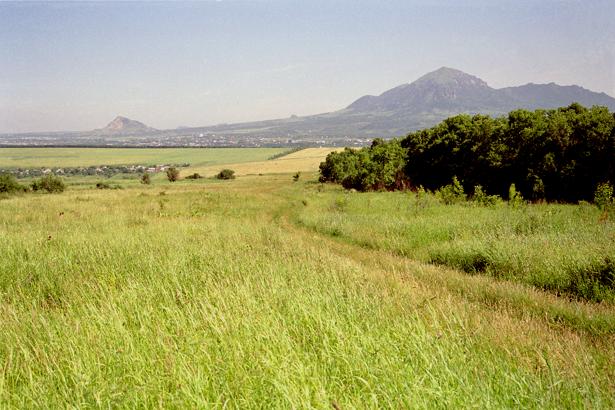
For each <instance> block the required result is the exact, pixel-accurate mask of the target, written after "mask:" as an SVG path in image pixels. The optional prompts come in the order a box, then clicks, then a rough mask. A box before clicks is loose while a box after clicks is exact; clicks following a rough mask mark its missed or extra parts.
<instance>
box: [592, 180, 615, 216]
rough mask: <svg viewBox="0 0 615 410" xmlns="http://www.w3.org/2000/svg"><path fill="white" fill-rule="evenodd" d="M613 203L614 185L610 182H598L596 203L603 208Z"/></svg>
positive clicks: (595, 196) (595, 194)
mask: <svg viewBox="0 0 615 410" xmlns="http://www.w3.org/2000/svg"><path fill="white" fill-rule="evenodd" d="M612 203H613V186H612V185H611V184H609V183H608V182H603V183H601V184H598V187H597V188H596V192H595V193H594V204H596V206H597V207H598V208H600V209H602V210H606V209H607V208H608V207H609V206H610V205H611V204H612Z"/></svg>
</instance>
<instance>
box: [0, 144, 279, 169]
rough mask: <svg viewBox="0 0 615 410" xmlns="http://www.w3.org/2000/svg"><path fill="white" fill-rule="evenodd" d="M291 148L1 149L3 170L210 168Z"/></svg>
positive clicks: (263, 156)
mask: <svg viewBox="0 0 615 410" xmlns="http://www.w3.org/2000/svg"><path fill="white" fill-rule="evenodd" d="M286 150H287V148H51V149H50V148H0V168H41V167H88V166H95V165H157V164H183V163H188V164H190V165H191V166H195V167H196V166H199V167H204V166H210V165H218V164H228V163H242V162H253V161H264V160H267V159H268V158H269V157H271V156H272V155H275V154H278V153H280V152H284V151H286Z"/></svg>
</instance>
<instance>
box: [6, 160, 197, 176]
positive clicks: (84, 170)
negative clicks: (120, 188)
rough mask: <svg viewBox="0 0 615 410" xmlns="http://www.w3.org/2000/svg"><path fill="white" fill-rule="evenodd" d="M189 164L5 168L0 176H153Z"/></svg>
mask: <svg viewBox="0 0 615 410" xmlns="http://www.w3.org/2000/svg"><path fill="white" fill-rule="evenodd" d="M189 166H190V164H188V163H184V164H163V165H125V166H124V165H100V166H91V167H62V168H7V169H0V174H4V173H7V174H11V175H14V176H15V177H16V178H35V177H40V176H43V175H49V174H52V175H63V176H75V175H81V176H88V175H96V176H104V177H110V176H113V175H117V174H144V173H148V174H155V173H158V172H165V171H166V170H167V168H170V167H175V168H184V167H189Z"/></svg>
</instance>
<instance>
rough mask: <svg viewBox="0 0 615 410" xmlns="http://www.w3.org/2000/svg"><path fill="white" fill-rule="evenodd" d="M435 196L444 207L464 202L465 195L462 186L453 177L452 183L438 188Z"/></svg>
mask: <svg viewBox="0 0 615 410" xmlns="http://www.w3.org/2000/svg"><path fill="white" fill-rule="evenodd" d="M436 195H437V196H438V198H439V199H440V200H441V201H442V202H443V203H444V204H446V205H451V204H456V203H459V202H463V201H465V200H466V194H465V192H464V191H463V186H462V185H461V182H459V180H458V179H457V177H453V182H452V183H451V184H448V185H446V186H444V187H442V188H440V189H439V190H438V191H437V192H436Z"/></svg>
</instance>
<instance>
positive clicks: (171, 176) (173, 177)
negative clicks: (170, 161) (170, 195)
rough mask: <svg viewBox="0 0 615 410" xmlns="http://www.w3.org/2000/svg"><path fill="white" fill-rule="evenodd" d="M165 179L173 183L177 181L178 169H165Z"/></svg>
mask: <svg viewBox="0 0 615 410" xmlns="http://www.w3.org/2000/svg"><path fill="white" fill-rule="evenodd" d="M167 179H168V180H169V181H170V182H175V181H177V180H178V179H179V169H177V168H175V167H169V168H167Z"/></svg>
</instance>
